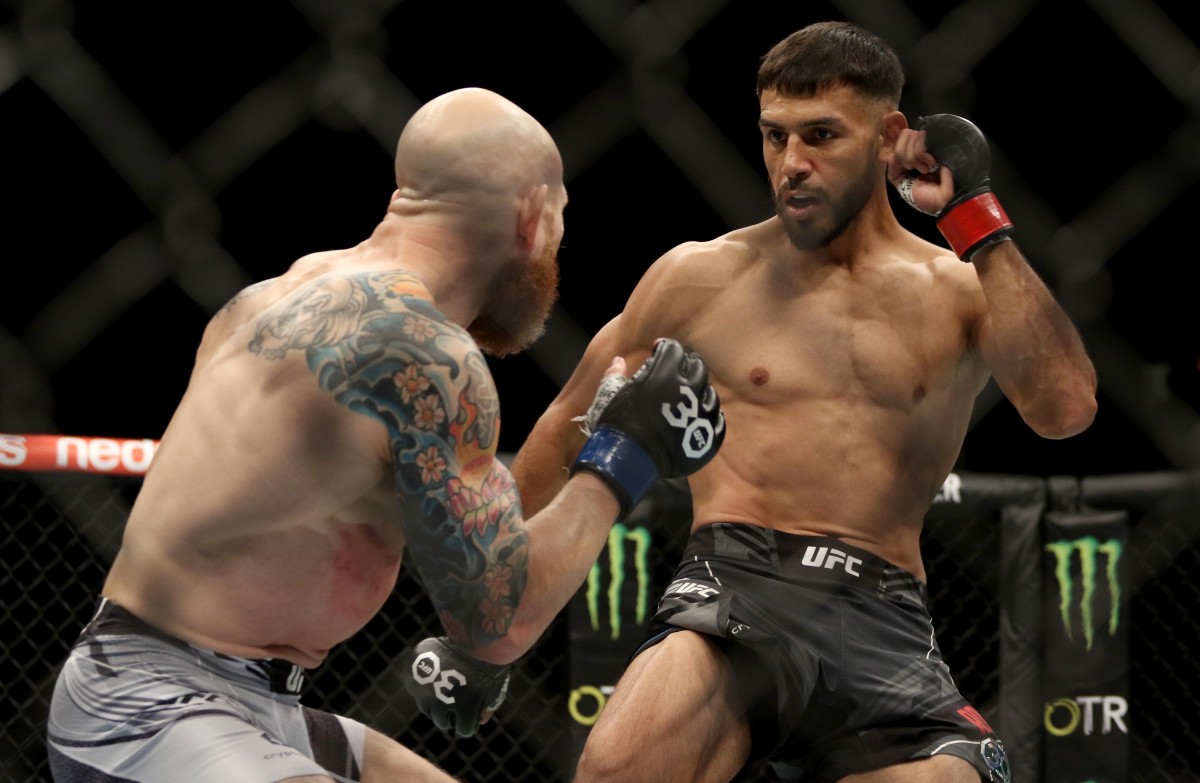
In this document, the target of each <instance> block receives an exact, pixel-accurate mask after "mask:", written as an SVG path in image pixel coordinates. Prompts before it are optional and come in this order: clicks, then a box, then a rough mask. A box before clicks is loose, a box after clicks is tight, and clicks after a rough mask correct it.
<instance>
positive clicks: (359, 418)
mask: <svg viewBox="0 0 1200 783" xmlns="http://www.w3.org/2000/svg"><path fill="white" fill-rule="evenodd" d="M336 255H341V256H343V257H341V258H338V257H336ZM336 255H335V254H327V255H323V256H315V257H311V258H309V259H305V260H303V261H301V262H299V263H298V264H297V265H296V266H294V267H293V269H292V270H290V271H289V272H288V274H286V275H284V276H282V277H280V278H276V279H275V280H273V281H269V282H268V283H267V284H263V285H260V286H255V287H252V288H251V289H247V291H245V292H243V294H240V295H239V296H238V297H235V299H234V301H232V302H231V303H230V304H229V305H228V306H227V307H226V308H225V309H224V310H223V311H222V312H221V313H219V314H218V315H217V316H216V317H215V318H214V319H213V321H212V323H211V324H210V325H209V327H208V329H207V330H206V332H205V336H204V339H203V341H202V344H201V346H200V349H199V351H198V354H197V364H196V367H195V370H194V372H193V374H192V378H191V381H190V384H189V388H188V390H187V392H186V394H185V396H184V398H183V400H182V402H181V404H180V406H179V408H178V410H177V411H176V414H175V416H174V417H173V419H172V421H171V423H170V425H169V427H168V429H167V431H166V433H165V434H164V436H163V439H162V445H161V447H160V449H159V451H158V453H157V454H156V457H155V461H154V463H153V465H152V467H151V469H150V471H149V473H148V475H147V477H146V479H145V483H144V486H143V488H142V490H141V493H140V495H139V497H138V500H137V503H136V504H135V507H134V509H133V511H132V513H131V515H130V519H129V522H128V526H127V530H126V535H125V539H124V543H123V546H122V549H121V552H120V554H119V555H118V557H117V559H116V562H115V563H114V566H113V569H112V571H111V573H110V576H109V578H108V581H107V583H106V584H105V587H104V590H103V592H104V594H105V595H107V596H109V597H111V598H112V599H113V600H115V601H116V602H118V603H120V604H122V605H124V606H125V607H127V608H128V609H130V610H131V611H133V612H134V613H135V614H136V615H138V616H139V617H141V618H142V619H143V620H145V621H147V622H149V623H151V624H153V625H155V626H157V627H158V628H161V629H162V630H164V631H166V632H168V633H170V634H173V635H175V636H177V637H179V638H181V639H183V640H185V641H188V642H191V643H194V644H198V645H201V646H204V647H208V648H210V649H214V650H218V651H220V652H226V653H229V654H234V655H241V656H245V657H251V658H264V657H271V658H284V659H287V660H290V661H292V662H295V663H298V664H300V665H302V666H308V667H311V666H315V665H317V664H318V663H320V662H321V661H322V660H323V659H324V657H325V656H326V654H327V653H328V651H329V649H330V648H331V647H333V646H334V645H335V644H337V643H338V642H340V641H342V640H344V639H346V638H347V637H349V636H350V635H351V634H353V633H354V632H356V631H357V630H359V629H360V628H362V627H363V625H365V624H366V622H367V621H368V620H369V619H370V618H371V617H372V616H373V615H374V614H375V613H376V612H377V611H378V610H379V609H380V608H381V607H382V605H383V603H384V601H385V599H386V598H387V596H388V595H389V593H390V591H391V590H392V588H393V587H394V585H395V580H396V576H397V574H398V572H399V569H400V561H401V555H402V553H403V550H404V547H405V537H404V532H403V528H402V526H401V524H400V518H399V514H398V508H397V503H396V490H395V484H394V479H393V476H392V473H391V469H390V466H389V458H388V436H387V428H386V427H385V426H384V424H383V423H381V422H380V420H378V419H377V418H372V417H369V416H364V415H361V414H359V413H355V412H352V411H351V410H349V409H348V408H347V407H346V406H345V405H343V404H342V403H340V402H339V401H337V400H336V399H335V398H334V395H333V394H331V392H330V391H329V390H327V389H325V388H322V384H321V383H320V382H319V381H318V378H317V375H316V374H315V373H314V371H313V370H312V369H311V368H310V366H309V361H308V357H307V355H306V351H305V350H303V349H302V348H298V346H300V345H301V344H302V343H303V342H304V341H310V340H311V341H315V340H320V339H336V335H335V336H334V337H333V338H330V335H329V334H328V333H327V332H323V333H321V334H320V335H302V334H300V331H301V330H302V329H303V328H304V327H303V326H301V323H302V321H303V318H304V316H298V315H297V314H295V313H293V314H291V315H288V314H287V311H288V310H289V307H290V306H289V305H287V302H288V301H289V298H290V297H293V296H294V294H295V292H298V291H301V290H303V288H304V287H305V286H310V285H311V283H312V281H313V280H315V279H317V278H318V277H320V276H322V275H325V274H326V273H328V272H330V270H331V266H330V264H329V263H328V262H330V261H332V260H336V261H337V262H338V263H339V265H340V266H344V265H347V264H349V265H350V266H351V269H352V268H353V264H354V262H355V256H354V251H344V252H343V253H341V254H336ZM334 277H335V278H336V277H337V276H336V275H335V276H334ZM319 288H320V290H322V291H324V292H326V293H329V294H332V295H333V296H335V297H336V296H338V295H340V294H341V293H343V292H345V291H347V290H349V289H348V288H347V286H346V285H345V284H344V279H334V280H333V282H331V283H329V284H323V285H321V286H319ZM341 304H342V303H339V302H336V301H335V302H333V303H332V307H333V308H335V309H336V308H337V307H339V306H341ZM292 309H294V308H292ZM347 318H348V319H349V320H353V318H354V316H352V315H351V316H347ZM289 319H294V320H289ZM322 320H325V321H326V322H325V323H324V324H323V325H322V328H323V329H327V330H336V329H339V328H344V329H349V328H354V326H355V325H354V324H352V323H349V322H346V323H342V324H339V323H337V322H336V320H335V319H322ZM268 321H270V322H272V323H273V324H275V325H276V327H277V329H279V331H278V332H271V333H265V336H266V339H265V341H263V342H259V343H257V344H255V346H254V347H252V343H254V341H255V340H256V337H262V336H263V335H264V333H263V332H262V331H261V328H262V325H263V324H265V323H267V322H268ZM314 322H315V320H314ZM289 329H291V330H293V331H292V332H291V333H290V334H289V333H288V330H289ZM288 341H292V345H291V346H290V347H287V346H286V345H285V344H286V343H287V342H288ZM272 348H278V349H280V350H278V351H277V352H276V353H275V354H273V355H272V354H270V351H271V350H272Z"/></svg>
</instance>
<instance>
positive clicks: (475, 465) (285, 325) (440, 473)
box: [249, 273, 528, 646]
mask: <svg viewBox="0 0 1200 783" xmlns="http://www.w3.org/2000/svg"><path fill="white" fill-rule="evenodd" d="M249 350H250V352H251V353H254V354H257V355H260V356H263V357H265V358H267V359H279V358H282V357H283V356H284V355H285V354H287V353H288V352H289V351H293V350H303V351H304V352H305V355H306V358H307V361H308V366H309V368H310V369H311V370H312V371H313V373H314V374H315V375H316V376H317V380H318V382H319V383H320V386H321V388H322V389H325V390H326V391H328V392H330V393H331V394H333V396H334V397H335V398H336V399H337V401H338V402H340V403H341V404H342V405H345V406H346V407H347V408H349V409H350V410H352V411H355V412H357V413H361V414H363V415H365V416H369V417H371V418H374V419H378V420H379V421H381V422H383V423H384V425H386V426H387V430H388V434H389V436H390V440H391V452H392V465H393V469H394V471H395V478H396V492H397V496H398V502H399V504H400V511H401V516H402V520H403V524H404V527H405V533H406V536H407V539H408V548H409V554H410V557H411V560H412V562H413V563H414V564H415V565H416V567H417V570H418V572H419V573H420V574H421V578H422V581H424V583H425V586H426V588H427V589H428V590H429V592H430V597H431V598H432V600H433V604H434V606H435V607H436V609H437V611H438V614H439V616H440V618H441V621H442V624H443V625H444V627H445V628H446V631H447V632H448V633H449V634H450V636H451V637H452V638H454V639H455V640H457V641H459V642H461V643H463V644H469V645H471V646H477V645H481V644H485V643H487V642H489V641H492V640H494V639H497V638H499V637H501V636H503V635H504V634H505V633H506V632H507V630H508V627H509V625H511V623H512V618H513V612H514V610H515V608H516V606H517V604H518V603H519V602H520V600H521V593H522V591H523V589H524V587H525V578H526V558H527V554H528V553H527V550H526V545H525V544H526V542H525V532H524V525H523V522H522V514H521V506H520V500H519V498H518V496H517V491H516V487H515V485H514V483H513V480H512V476H511V475H510V474H509V472H508V468H506V467H505V466H504V464H503V463H501V462H500V461H499V460H498V459H496V456H495V455H496V436H497V434H498V432H499V428H500V405H499V399H498V397H497V395H496V387H495V384H494V383H493V381H492V378H491V374H490V373H489V371H488V368H487V363H486V361H485V360H484V358H483V354H481V353H480V352H479V350H478V348H477V347H476V346H475V343H474V342H473V341H472V340H471V338H470V337H469V336H468V335H467V333H466V331H465V330H463V329H462V328H461V327H459V326H457V325H455V324H453V323H450V322H449V321H447V320H446V318H445V316H443V315H442V314H441V313H440V312H438V310H437V309H435V308H434V307H433V304H432V302H431V301H430V298H429V292H428V290H427V289H426V288H425V287H424V285H423V284H422V283H421V281H420V280H419V279H418V278H416V277H415V276H413V275H411V274H407V273H386V274H367V273H363V274H354V275H349V276H345V277H328V278H322V279H320V280H318V281H317V282H314V283H313V284H311V285H308V286H305V287H304V288H302V289H300V290H299V291H298V292H297V293H296V294H295V295H294V296H292V297H291V298H289V299H288V300H286V301H284V302H281V303H280V305H279V306H278V307H275V308H272V310H271V312H270V313H269V314H268V315H266V316H264V317H263V318H262V319H261V320H260V321H259V323H258V326H257V330H256V333H255V337H254V339H253V341H251V343H250V345H249Z"/></svg>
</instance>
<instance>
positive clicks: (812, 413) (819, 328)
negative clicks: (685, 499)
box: [622, 223, 988, 578]
mask: <svg viewBox="0 0 1200 783" xmlns="http://www.w3.org/2000/svg"><path fill="white" fill-rule="evenodd" d="M769 226H770V224H769V223H768V224H763V225H760V226H756V227H751V228H749V229H744V230H741V231H738V232H734V233H733V234H731V235H729V236H727V237H725V238H722V239H721V240H717V241H716V242H713V243H706V244H704V245H697V246H696V247H695V248H694V249H693V250H691V251H690V252H689V253H687V254H685V255H684V256H683V257H682V258H680V259H678V263H679V264H680V268H679V270H678V275H679V276H680V278H681V279H682V277H683V276H685V275H686V277H687V278H688V279H690V280H691V281H692V283H691V284H688V285H675V284H673V283H672V282H671V281H672V279H673V278H674V277H675V274H673V273H672V272H671V271H667V272H666V273H665V274H663V275H662V277H661V280H659V281H658V282H657V285H658V286H660V287H661V288H662V289H663V290H659V291H657V294H656V295H655V296H654V297H648V298H647V301H649V300H650V299H651V298H653V299H656V300H657V301H659V302H663V301H670V302H671V304H670V307H669V308H667V309H665V310H653V311H652V310H651V308H647V309H646V310H645V312H640V313H639V311H638V310H637V307H638V304H637V302H638V299H637V295H635V298H633V299H631V306H632V307H633V308H634V312H633V313H632V315H633V318H634V319H635V320H636V321H637V323H636V324H633V325H631V326H632V331H633V332H634V333H640V335H641V336H640V337H639V338H637V339H641V340H644V339H645V338H647V337H648V336H649V335H651V334H654V333H656V332H660V331H668V330H669V332H670V333H671V334H672V336H675V337H677V338H678V339H680V340H682V341H683V342H684V343H685V344H687V345H689V346H690V347H691V348H692V349H693V350H696V351H697V352H698V353H699V354H700V355H701V357H702V358H703V359H704V361H705V363H706V364H707V365H708V367H709V371H710V377H711V379H712V382H713V385H714V387H715V388H716V389H717V391H718V393H719V394H720V397H721V403H722V405H723V407H724V410H725V415H726V421H727V429H726V438H725V442H724V444H723V446H722V448H721V451H720V452H719V453H718V454H717V456H716V458H715V459H714V460H713V462H712V463H710V465H709V466H707V467H706V468H705V469H703V470H701V471H700V472H699V473H697V474H696V475H694V476H692V477H691V480H690V484H691V488H692V499H693V509H694V524H695V525H704V524H709V523H712V522H718V521H741V522H747V523H751V524H756V525H762V526H765V527H770V528H775V529H778V530H781V531H787V532H791V533H808V534H820V535H835V536H839V537H841V538H843V539H844V540H846V541H847V542H850V543H853V544H855V545H857V546H861V547H863V548H865V549H867V550H869V551H873V552H875V553H877V554H879V555H881V556H883V557H885V558H886V559H888V560H890V561H891V562H893V563H895V564H897V565H900V566H903V567H905V568H907V569H908V570H909V571H911V572H913V573H914V574H917V575H918V576H921V577H922V578H923V576H924V570H923V567H922V565H921V558H920V551H919V542H918V538H919V533H920V526H921V524H922V520H923V518H924V514H925V512H926V511H927V509H928V507H929V504H930V503H931V502H932V500H933V498H934V496H935V494H936V493H937V491H938V488H939V487H940V486H941V483H942V481H943V480H944V479H945V477H946V475H947V474H948V472H949V471H950V470H951V468H952V467H953V464H954V462H955V460H956V458H957V456H958V453H959V449H960V447H961V444H962V441H963V438H964V436H965V433H966V429H967V425H968V422H969V417H970V412H971V409H972V406H973V403H974V399H975V397H976V395H977V394H978V393H979V391H980V390H981V389H982V387H983V384H984V383H985V382H986V380H987V377H988V376H987V372H986V369H985V368H984V367H983V365H982V363H981V362H980V361H979V360H978V359H977V358H976V355H975V353H974V351H973V350H971V349H970V328H971V325H972V323H973V319H974V317H975V316H974V314H975V313H976V312H978V308H979V307H980V297H981V293H980V291H979V288H978V283H977V281H975V280H974V278H973V271H972V270H970V268H969V267H966V265H964V264H962V262H960V261H958V260H957V259H955V258H954V257H953V256H949V255H947V254H946V253H945V252H944V251H942V250H940V249H938V248H936V247H934V246H933V245H930V244H928V243H925V242H923V241H921V240H919V239H918V238H916V237H912V236H911V235H908V237H907V238H906V240H905V241H904V242H901V243H899V244H893V245H891V246H889V249H888V254H887V255H876V256H871V255H865V256H863V257H862V259H861V261H858V262H856V263H855V264H853V265H849V266H842V265H798V266H797V265H789V266H785V265H783V264H782V263H780V261H781V259H780V257H779V255H778V254H776V252H775V250H777V249H778V248H779V247H780V244H779V242H780V237H778V236H776V235H775V234H773V233H772V232H771V231H770V230H769ZM792 255H793V256H794V254H792ZM684 265H687V266H688V267H689V268H688V269H687V270H686V271H684V269H683V266H684ZM696 281H701V283H702V284H699V285H697V284H695V283H696ZM667 291H669V294H668V295H667V296H664V293H666V292H667ZM630 315H631V313H630V312H629V311H627V312H626V314H625V315H623V316H622V318H623V319H624V318H626V317H628V316H630Z"/></svg>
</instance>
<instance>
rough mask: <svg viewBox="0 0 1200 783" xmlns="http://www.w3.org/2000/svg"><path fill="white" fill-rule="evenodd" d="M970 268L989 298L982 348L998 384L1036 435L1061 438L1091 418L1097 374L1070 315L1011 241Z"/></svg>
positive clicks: (978, 258) (987, 252)
mask: <svg viewBox="0 0 1200 783" xmlns="http://www.w3.org/2000/svg"><path fill="white" fill-rule="evenodd" d="M973 263H974V265H975V267H976V270H977V271H978V274H979V280H980V283H981V285H982V286H983V291H984V296H985V297H986V298H987V303H988V315H987V317H986V322H985V325H984V328H983V329H981V334H980V346H981V350H982V352H983V355H984V358H985V360H986V361H987V363H988V366H989V368H990V369H991V371H992V374H993V375H994V376H995V378H996V381H997V383H998V384H999V385H1000V387H1001V389H1003V390H1004V392H1005V394H1006V395H1007V396H1008V398H1009V399H1010V400H1011V401H1012V402H1013V404H1014V405H1015V406H1016V407H1017V409H1018V411H1019V412H1020V413H1021V416H1022V417H1023V418H1024V419H1025V421H1026V422H1027V423H1028V424H1029V426H1030V427H1032V428H1033V429H1034V431H1036V432H1037V433H1038V434H1039V435H1042V436H1043V437H1047V438H1066V437H1070V436H1072V435H1076V434H1078V433H1080V432H1082V431H1083V430H1085V429H1087V427H1088V426H1089V425H1090V424H1091V422H1092V420H1093V418H1094V417H1095V414H1096V371H1095V368H1094V367H1093V366H1092V362H1091V359H1090V358H1089V357H1088V355H1087V351H1086V348H1085V346H1084V343H1083V339H1082V338H1081V337H1080V335H1079V332H1078V330H1077V329H1076V328H1075V325H1074V324H1073V323H1072V322H1071V319H1070V317H1069V316H1068V315H1067V313H1066V312H1065V311H1064V310H1063V309H1062V307H1061V306H1060V305H1059V304H1058V302H1057V301H1056V300H1055V298H1054V295H1053V294H1052V293H1051V291H1050V290H1049V288H1047V286H1046V285H1045V283H1044V282H1043V281H1042V280H1041V278H1040V277H1039V276H1038V275H1037V273H1036V271H1035V270H1034V269H1033V268H1032V267H1030V266H1029V264H1028V263H1027V261H1026V260H1025V257H1024V256H1023V255H1022V254H1021V252H1020V250H1019V249H1018V248H1017V246H1016V245H1015V244H1014V243H1013V242H1001V243H999V244H996V245H993V246H991V247H987V248H985V249H983V250H981V251H979V252H978V253H977V254H976V255H975V257H974V259H973Z"/></svg>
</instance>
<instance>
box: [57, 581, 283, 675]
mask: <svg viewBox="0 0 1200 783" xmlns="http://www.w3.org/2000/svg"><path fill="white" fill-rule="evenodd" d="M102 635H134V636H147V637H150V638H152V639H157V640H159V641H161V642H165V643H166V644H169V645H171V646H172V647H176V648H178V649H180V650H187V651H190V652H193V653H197V654H199V655H200V656H202V657H204V658H206V659H207V660H209V661H210V662H212V663H213V664H214V665H216V666H219V667H221V668H225V669H229V670H231V671H235V672H237V673H240V674H247V675H250V676H251V677H254V678H256V679H259V680H262V681H263V682H265V683H266V684H267V687H268V688H269V689H270V691H271V692H272V693H287V694H291V695H299V694H300V692H301V690H302V689H303V687H304V668H303V667H301V666H298V665H296V664H294V663H292V662H291V661H285V660H283V659H282V658H242V657H240V656H237V655H227V654H225V653H221V652H217V651H215V650H209V649H207V648H205V647H198V646H196V645H194V644H189V643H188V642H185V641H183V640H182V639H178V638H176V637H174V636H171V635H170V634H168V633H165V632H163V631H161V630H159V629H158V628H155V627H154V626H153V625H150V624H149V623H147V622H146V621H145V620H142V619H141V618H139V617H138V616H137V615H135V614H134V613H133V612H130V611H129V610H128V609H126V608H125V607H123V606H121V605H120V604H117V603H115V602H114V601H113V600H112V599H110V598H106V597H103V596H101V598H100V600H99V602H98V604H97V606H96V612H95V614H93V615H92V619H91V621H90V622H89V623H88V624H87V626H86V627H85V628H84V629H83V632H82V633H81V634H80V641H81V642H86V641H88V640H89V639H91V638H94V637H96V636H102Z"/></svg>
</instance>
